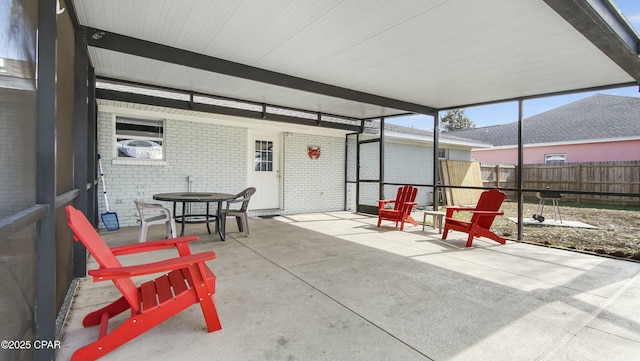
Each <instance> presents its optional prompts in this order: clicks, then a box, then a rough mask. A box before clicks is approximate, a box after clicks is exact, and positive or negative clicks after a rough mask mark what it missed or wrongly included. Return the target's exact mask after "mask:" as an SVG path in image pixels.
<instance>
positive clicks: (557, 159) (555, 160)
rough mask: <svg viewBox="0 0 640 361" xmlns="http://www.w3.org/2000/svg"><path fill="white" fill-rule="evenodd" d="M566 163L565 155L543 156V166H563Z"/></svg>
mask: <svg viewBox="0 0 640 361" xmlns="http://www.w3.org/2000/svg"><path fill="white" fill-rule="evenodd" d="M566 162H567V155H566V154H560V153H555V154H545V155H544V164H563V163H566Z"/></svg>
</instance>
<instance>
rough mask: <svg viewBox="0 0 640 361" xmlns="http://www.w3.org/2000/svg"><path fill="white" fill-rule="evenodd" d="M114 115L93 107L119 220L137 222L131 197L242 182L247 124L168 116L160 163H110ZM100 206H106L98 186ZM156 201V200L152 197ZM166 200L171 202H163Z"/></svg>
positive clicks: (227, 187)
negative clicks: (96, 116) (177, 118)
mask: <svg viewBox="0 0 640 361" xmlns="http://www.w3.org/2000/svg"><path fill="white" fill-rule="evenodd" d="M113 122H114V117H113V114H111V113H104V112H99V113H98V152H99V153H100V155H101V156H102V165H103V168H104V173H105V174H106V179H105V180H106V183H107V195H108V197H109V206H110V209H111V211H112V212H116V213H117V214H118V219H119V221H120V226H121V227H125V226H132V225H136V224H137V212H136V209H135V205H134V203H133V200H134V199H140V200H146V201H153V199H152V197H153V194H156V193H164V192H180V191H187V190H188V189H189V183H188V181H187V176H191V177H192V180H193V182H192V183H191V190H192V191H195V192H198V191H201V192H204V191H209V192H211V191H217V192H224V193H237V192H239V191H241V190H243V189H244V188H245V187H246V182H247V175H246V172H247V156H246V154H247V129H246V128H241V127H231V126H224V125H215V124H208V123H201V122H194V121H185V120H176V119H170V118H167V120H166V124H165V134H166V139H165V159H166V162H165V163H164V164H163V165H158V164H157V163H154V162H152V161H147V162H146V163H147V164H144V162H142V164H112V160H113V155H114V148H113V147H114V142H113V129H114V124H113ZM99 190H100V193H99V197H98V198H99V205H98V209H99V212H100V213H102V212H104V211H105V207H104V202H103V197H102V186H101V185H100V186H99ZM154 202H156V201H154ZM164 204H165V205H166V206H171V203H164Z"/></svg>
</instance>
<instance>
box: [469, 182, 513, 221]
mask: <svg viewBox="0 0 640 361" xmlns="http://www.w3.org/2000/svg"><path fill="white" fill-rule="evenodd" d="M506 196H507V195H506V194H505V193H504V192H502V191H499V190H497V189H491V190H488V191H484V192H482V193H481V194H480V199H479V200H478V204H477V205H476V208H475V210H476V211H499V210H500V206H502V202H503V201H504V198H505V197H506ZM495 218H496V217H495V216H485V217H482V216H481V215H479V214H474V215H473V216H472V218H471V223H475V224H477V225H478V226H480V227H482V228H485V229H489V228H491V225H492V224H493V220H494V219H495Z"/></svg>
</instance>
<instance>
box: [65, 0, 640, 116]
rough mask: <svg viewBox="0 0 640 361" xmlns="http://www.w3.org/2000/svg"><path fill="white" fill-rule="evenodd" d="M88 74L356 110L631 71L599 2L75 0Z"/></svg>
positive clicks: (586, 82) (593, 83) (627, 80)
mask: <svg viewBox="0 0 640 361" xmlns="http://www.w3.org/2000/svg"><path fill="white" fill-rule="evenodd" d="M71 11H75V13H76V15H77V20H78V25H79V26H81V27H82V28H84V29H85V30H86V39H87V44H88V46H89V54H90V58H91V62H92V64H93V66H94V67H95V72H96V75H97V76H98V77H103V78H108V79H117V80H123V81H128V82H135V83H140V84H149V85H153V86H159V87H166V88H171V89H179V90H184V91H186V92H194V93H198V94H208V95H215V96H222V97H228V98H234V99H241V100H247V101H252V102H257V103H264V104H271V105H277V106H284V107H291V108H295V109H302V110H307V111H312V112H318V113H326V114H333V115H340V116H345V117H350V118H357V119H366V118H375V117H380V116H391V115H398V114H406V113H424V114H433V112H434V111H435V110H436V109H447V108H453V107H462V106H466V105H472V104H482V103H487V102H495V101H501V100H508V99H517V98H526V97H532V96H539V95H545V94H552V93H560V92H569V91H576V90H582V89H591V88H598V87H608V86H622V85H631V84H636V83H638V82H639V81H640V59H639V58H638V55H637V43H638V40H639V39H638V35H637V34H636V33H635V31H634V30H633V29H632V27H631V26H630V25H629V24H628V22H627V21H626V20H625V19H624V18H623V17H622V16H621V15H620V14H619V12H618V11H617V9H616V8H615V6H613V5H611V4H610V3H609V2H608V1H607V0H544V1H543V0H518V1H511V0H485V1H465V0H429V1H426V0H397V1H370V0H349V1H346V0H323V1H313V0H305V1H289V0H272V1H251V0H246V1H211V0H191V1H173V0H137V1H128V0H111V1H91V0H73V7H72V9H71Z"/></svg>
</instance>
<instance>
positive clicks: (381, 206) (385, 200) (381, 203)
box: [378, 199, 396, 209]
mask: <svg viewBox="0 0 640 361" xmlns="http://www.w3.org/2000/svg"><path fill="white" fill-rule="evenodd" d="M395 202H396V200H395V199H381V200H379V201H378V208H380V209H382V208H384V206H385V205H386V204H389V203H395Z"/></svg>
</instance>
